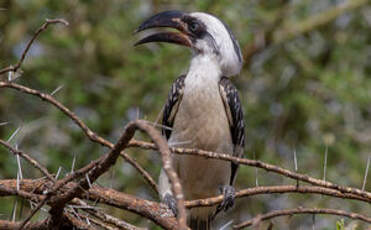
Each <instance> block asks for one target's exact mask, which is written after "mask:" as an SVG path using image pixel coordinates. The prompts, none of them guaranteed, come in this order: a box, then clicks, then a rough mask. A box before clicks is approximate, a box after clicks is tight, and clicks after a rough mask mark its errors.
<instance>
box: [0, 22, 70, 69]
mask: <svg viewBox="0 0 371 230" xmlns="http://www.w3.org/2000/svg"><path fill="white" fill-rule="evenodd" d="M58 23H60V24H63V25H65V26H68V22H67V21H66V20H64V19H61V18H57V19H46V21H45V23H44V24H42V26H41V27H40V28H39V29H38V30H37V31H36V32H35V34H34V35H33V37H32V38H31V40H30V41H29V42H28V43H27V45H26V48H25V49H24V50H23V52H22V55H21V58H20V59H19V61H18V62H17V64H15V65H14V66H8V67H6V68H4V69H2V70H0V75H1V74H4V73H7V72H17V70H18V69H19V68H20V67H21V65H22V63H23V61H24V59H25V58H26V55H27V53H28V51H29V50H30V48H31V46H32V44H33V42H34V41H35V40H36V38H37V37H38V36H39V35H40V34H41V32H43V31H44V30H46V29H47V28H48V26H49V25H50V24H58Z"/></svg>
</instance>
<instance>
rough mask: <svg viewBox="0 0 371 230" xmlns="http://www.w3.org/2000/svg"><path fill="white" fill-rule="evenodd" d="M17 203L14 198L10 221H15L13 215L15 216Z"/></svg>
mask: <svg viewBox="0 0 371 230" xmlns="http://www.w3.org/2000/svg"><path fill="white" fill-rule="evenodd" d="M17 204H18V200H17V198H16V199H15V201H14V205H13V210H12V221H13V222H14V221H15V217H16V213H17Z"/></svg>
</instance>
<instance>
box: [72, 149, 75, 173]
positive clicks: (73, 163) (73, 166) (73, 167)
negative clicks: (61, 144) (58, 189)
mask: <svg viewBox="0 0 371 230" xmlns="http://www.w3.org/2000/svg"><path fill="white" fill-rule="evenodd" d="M75 163H76V153H73V159H72V166H71V173H73V170H74V169H75Z"/></svg>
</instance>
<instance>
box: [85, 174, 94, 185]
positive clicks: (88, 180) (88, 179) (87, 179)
mask: <svg viewBox="0 0 371 230" xmlns="http://www.w3.org/2000/svg"><path fill="white" fill-rule="evenodd" d="M85 177H86V181H87V182H88V184H89V188H91V187H92V185H91V183H90V178H89V176H88V174H85Z"/></svg>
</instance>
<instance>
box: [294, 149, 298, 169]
mask: <svg viewBox="0 0 371 230" xmlns="http://www.w3.org/2000/svg"><path fill="white" fill-rule="evenodd" d="M294 166H295V172H297V171H298V159H297V157H296V149H294Z"/></svg>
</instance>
